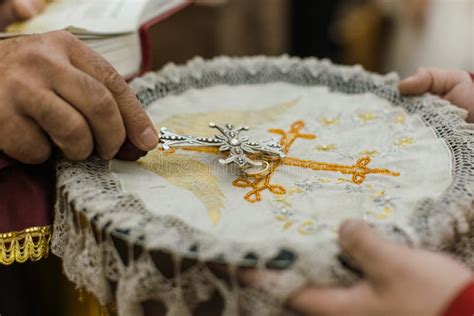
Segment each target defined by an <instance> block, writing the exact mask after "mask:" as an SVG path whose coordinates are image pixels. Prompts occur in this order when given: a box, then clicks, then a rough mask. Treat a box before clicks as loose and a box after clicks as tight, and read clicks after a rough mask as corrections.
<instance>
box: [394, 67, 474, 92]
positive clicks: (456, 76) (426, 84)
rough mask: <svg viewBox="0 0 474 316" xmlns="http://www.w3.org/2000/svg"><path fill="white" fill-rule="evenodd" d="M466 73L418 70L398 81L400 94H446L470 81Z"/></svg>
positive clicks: (459, 71) (427, 69)
mask: <svg viewBox="0 0 474 316" xmlns="http://www.w3.org/2000/svg"><path fill="white" fill-rule="evenodd" d="M470 80H471V79H470V76H469V74H468V73H467V72H465V71H461V70H444V69H437V68H418V70H417V71H416V72H415V74H413V75H412V76H410V77H408V78H406V79H404V80H402V81H400V84H399V89H400V93H401V94H407V95H417V94H423V93H426V92H431V93H433V94H437V95H441V96H443V95H444V94H446V93H448V92H449V91H451V90H452V89H453V88H454V87H456V86H457V85H458V84H460V83H461V82H464V81H470Z"/></svg>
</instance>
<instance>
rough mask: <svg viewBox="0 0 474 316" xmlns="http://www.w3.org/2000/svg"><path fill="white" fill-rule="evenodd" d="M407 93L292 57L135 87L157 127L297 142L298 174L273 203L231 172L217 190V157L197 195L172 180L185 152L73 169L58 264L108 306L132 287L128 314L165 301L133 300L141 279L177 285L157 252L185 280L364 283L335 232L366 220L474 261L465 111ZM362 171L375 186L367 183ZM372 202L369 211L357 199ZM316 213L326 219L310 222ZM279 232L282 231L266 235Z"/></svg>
mask: <svg viewBox="0 0 474 316" xmlns="http://www.w3.org/2000/svg"><path fill="white" fill-rule="evenodd" d="M397 82H398V78H397V76H396V75H393V74H391V75H388V76H380V75H376V74H372V73H368V72H366V71H364V70H363V69H361V68H360V67H357V66H356V67H345V66H335V65H332V64H331V63H330V62H329V61H326V60H323V61H319V60H316V59H304V60H300V59H296V58H289V57H286V56H283V57H279V58H267V57H254V58H240V59H231V58H225V57H222V58H217V59H214V60H210V61H203V60H202V59H199V58H197V59H194V60H193V61H191V62H189V63H188V64H187V65H185V66H180V67H178V66H174V65H169V66H167V67H165V68H164V69H163V70H162V71H159V72H157V73H150V74H147V75H145V76H144V77H142V78H139V79H136V80H135V81H133V82H132V84H131V85H132V87H133V88H134V89H135V91H136V94H137V96H138V98H139V99H140V101H141V102H142V103H143V105H144V106H145V108H147V110H148V111H149V113H150V115H151V117H152V118H153V119H154V120H155V121H157V124H158V125H160V124H162V123H166V124H167V125H171V126H167V127H168V128H170V129H171V128H177V129H181V130H180V131H181V132H186V131H192V132H193V133H194V132H196V133H199V132H203V131H204V129H202V126H203V124H202V123H203V122H204V121H205V120H206V119H208V118H216V119H223V118H226V119H231V120H233V121H231V122H218V123H234V124H240V123H244V124H245V123H246V122H247V121H249V122H250V124H248V125H252V126H250V127H251V128H252V129H251V132H250V136H252V137H255V138H257V139H261V138H262V137H266V136H268V135H269V134H268V131H270V132H272V133H274V134H276V135H279V136H278V137H280V136H281V142H282V143H284V142H285V140H284V139H287V138H288V137H293V136H295V140H292V141H291V142H289V143H288V148H287V149H288V152H289V154H288V155H289V156H291V157H289V158H288V160H287V161H286V162H285V163H286V165H288V168H284V169H282V170H281V172H279V173H278V174H277V175H274V178H273V180H274V181H275V183H273V182H271V181H267V182H268V183H267V184H266V187H264V188H262V187H258V185H256V184H255V183H251V182H252V181H249V180H248V179H239V176H238V174H235V170H234V173H232V171H228V170H227V169H225V170H227V171H226V172H223V173H222V174H219V177H217V176H216V178H218V179H217V180H215V181H217V186H216V187H213V186H212V185H214V184H210V182H209V181H208V180H206V181H207V182H203V181H201V180H199V179H202V178H203V177H207V176H208V173H209V172H210V173H214V174H218V173H219V172H220V171H221V170H222V169H219V168H223V167H222V166H219V165H218V164H216V163H215V162H216V159H217V158H216V155H215V154H210V153H206V152H201V153H192V158H193V160H189V159H188V158H189V157H191V156H186V155H184V156H186V157H187V158H186V157H185V158H182V159H184V160H182V161H185V162H186V163H189V161H196V160H197V162H196V164H197V166H201V165H209V166H212V170H211V171H206V172H207V173H206V172H202V173H199V172H198V173H192V172H191V173H190V172H189V171H188V170H187V168H182V169H183V171H179V172H181V173H178V177H179V178H180V181H182V180H183V179H184V178H186V177H188V178H193V177H196V178H197V179H198V180H199V181H197V180H196V181H197V182H195V183H191V184H189V183H186V184H183V183H181V182H179V181H177V180H176V177H174V178H173V175H175V174H176V169H173V170H172V172H173V173H166V172H164V171H162V170H161V169H159V168H161V167H163V166H165V165H166V164H174V163H178V164H179V163H182V161H181V160H179V161H174V160H169V159H172V157H176V156H173V155H176V153H171V154H169V155H168V154H166V153H163V152H159V153H158V152H155V153H151V154H149V155H148V156H147V157H145V158H143V159H142V160H141V161H140V162H139V163H125V162H118V161H112V162H109V161H101V160H99V159H98V158H94V157H91V158H90V159H89V160H87V161H85V162H70V161H66V160H64V159H61V160H60V161H59V164H58V204H57V205H58V207H57V210H56V218H55V232H54V237H53V251H54V252H55V253H56V254H57V255H59V256H61V257H62V258H63V261H64V268H65V272H66V274H67V275H68V276H69V277H70V278H71V279H72V280H73V281H75V282H76V284H78V285H79V286H85V287H86V288H87V289H89V290H90V291H92V292H94V293H95V294H96V295H98V297H99V298H100V299H101V300H102V301H107V300H110V297H111V290H110V286H109V283H110V282H111V281H114V282H118V283H119V284H123V285H122V287H121V288H120V287H119V288H120V289H121V290H119V294H120V295H122V296H121V297H122V300H123V301H124V303H122V304H124V305H123V306H125V305H126V304H127V303H126V302H130V300H131V301H137V300H142V299H144V298H151V297H156V296H157V294H156V293H154V292H153V291H151V290H150V291H146V290H144V291H143V292H140V293H141V294H140V295H141V296H139V295H138V296H137V295H135V296H134V295H132V294H131V293H132V292H133V291H137V288H141V286H140V285H139V284H137V282H135V283H134V282H133V280H136V279H137V278H140V280H141V281H142V282H144V280H145V279H146V280H147V281H148V282H150V284H152V285H153V286H158V284H162V283H163V281H160V280H158V279H153V277H155V276H156V275H161V274H162V273H161V272H162V271H161V272H160V269H162V268H161V267H160V264H159V262H157V261H159V260H153V256H156V254H157V253H165V254H168V257H169V258H172V261H173V264H176V265H178V266H179V265H180V264H182V260H191V261H193V262H195V264H194V265H197V266H199V269H204V268H203V267H204V266H205V265H206V263H210V262H211V263H220V264H225V265H229V266H239V267H254V268H261V267H267V268H274V269H286V270H293V271H296V272H297V273H299V274H301V275H304V277H305V278H306V279H307V280H310V281H313V282H320V283H334V282H339V283H341V282H350V280H354V278H355V277H356V276H355V275H354V273H353V272H352V271H351V269H350V268H349V269H348V266H347V263H346V262H345V260H343V258H342V257H341V254H340V251H339V248H338V246H337V237H336V233H335V230H336V229H337V226H338V224H339V223H340V221H341V220H342V219H344V218H347V217H354V215H357V214H359V215H360V216H357V217H362V218H364V219H366V220H367V221H369V222H371V223H372V224H373V225H374V226H375V227H376V228H378V229H379V230H381V231H383V232H384V233H385V234H386V235H387V236H388V237H390V238H394V239H398V240H400V241H402V242H405V243H408V244H412V245H415V246H422V247H427V248H433V249H444V250H446V249H447V250H450V251H452V252H453V253H456V254H457V255H459V256H460V257H461V258H462V259H464V260H466V261H468V260H472V257H471V256H472V251H471V250H470V249H468V248H469V246H468V245H469V242H471V241H470V240H471V239H470V238H472V220H471V222H470V219H472V217H473V216H472V202H473V200H472V194H473V192H472V191H473V188H474V173H473V171H472V170H473V168H472V166H473V161H474V160H473V158H474V153H473V141H472V139H473V138H472V136H473V135H472V130H471V129H470V126H469V125H468V124H467V123H466V122H465V121H464V118H465V112H464V111H462V110H460V109H458V108H456V107H454V106H452V105H451V104H449V103H448V102H446V101H444V100H441V99H439V98H437V97H434V96H431V95H425V96H421V97H403V96H400V95H399V92H398V89H397ZM252 101H255V103H254V104H253V103H252ZM220 104H222V106H221V105H220ZM259 104H270V106H266V105H265V106H263V105H262V106H261V105H259ZM312 107H314V111H313V110H312V109H313V108H312ZM346 109H347V110H346ZM221 112H225V113H227V114H222V113H221ZM244 112H245V113H244ZM189 113H191V114H193V115H190V114H189ZM206 113H207V114H206ZM209 113H213V114H212V115H210V114H209ZM216 113H218V114H216ZM229 113H230V114H229ZM242 113H244V114H242ZM275 113H276V114H275ZM188 114H189V115H188ZM208 114H209V115H208ZM326 114H327V115H326ZM267 117H268V118H269V119H266V118H267ZM158 121H159V122H158ZM272 124H273V125H272ZM158 127H163V126H161V125H160V126H158ZM193 128H194V129H193ZM285 128H286V130H285ZM267 134H268V135H267ZM291 135H293V136H291ZM196 136H206V137H207V136H209V135H196ZM285 137H287V138H285ZM301 139H305V140H306V141H307V143H304V142H303V141H302V140H301ZM290 143H291V144H290ZM333 143H335V144H333ZM336 143H337V144H336ZM369 145H370V146H369ZM290 147H291V148H290ZM373 147H377V148H376V149H374V148H373ZM290 154H291V155H290ZM167 155H168V156H167ZM181 156H183V155H181ZM181 156H180V157H181ZM169 157H171V158H169ZM315 159H318V160H317V161H316V160H315ZM285 163H282V165H285ZM157 166H158V167H157ZM175 167H176V166H174V167H173V168H175ZM181 167H183V166H181ZM156 168H158V169H156ZM292 168H300V169H297V170H299V171H298V172H295V171H294V169H292ZM364 168H366V169H364ZM362 169H364V170H366V172H365V173H364V174H363V179H362V180H361V179H359V178H358V177H356V174H355V173H356V172H359V171H360V170H362ZM179 170H181V169H179ZM358 170H359V171H358ZM314 171H318V172H319V171H321V172H322V173H318V172H314ZM321 174H322V175H323V176H321ZM335 174H337V176H336V175H335ZM170 177H171V178H170ZM155 179H156V180H155ZM275 179H276V180H275ZM308 179H310V180H308ZM277 180H278V181H280V183H277V182H278V181H277ZM359 180H360V181H359ZM155 181H156V183H155ZM361 181H362V182H361ZM280 184H281V185H280ZM290 184H291V185H290ZM206 186H209V188H210V191H213V192H217V191H216V190H218V189H219V188H221V187H222V188H221V191H222V192H220V191H219V192H220V193H219V194H220V195H219V196H217V197H214V199H210V198H209V196H202V194H201V193H199V192H198V193H197V190H201V189H202V188H203V187H206ZM252 188H253V189H254V191H252V190H250V189H252ZM315 188H316V189H317V190H316V192H317V193H315V191H314V190H315ZM361 188H363V190H365V191H364V193H363V197H356V196H357V194H359V193H360V192H362V189H361ZM239 190H240V191H239ZM245 190H247V191H245ZM251 191H252V192H251ZM258 192H260V193H258ZM389 192H392V193H393V194H394V195H389ZM245 193H247V194H245ZM392 193H390V194H392ZM196 196H198V197H199V198H196ZM326 196H327V198H325V197H326ZM346 196H347V198H346ZM216 199H217V200H219V199H220V200H219V201H220V202H219V203H220V204H219V203H217V202H215V201H216ZM211 200H212V201H211ZM209 201H211V202H209ZM222 201H223V202H222ZM206 203H207V204H206ZM216 203H217V204H219V205H218V206H216ZM351 203H352V204H353V205H354V209H355V210H353V211H350V212H349V211H348V212H346V213H344V212H339V213H337V212H335V206H334V205H337V206H338V207H339V209H344V210H345V209H347V208H349V207H351ZM370 203H371V204H370ZM203 205H204V206H203ZM285 205H287V206H288V205H291V207H293V206H294V205H296V206H295V208H294V209H291V207H289V206H288V207H285ZM310 206H311V207H315V206H321V208H322V207H323V206H324V209H325V210H327V211H318V213H317V214H316V215H314V217H311V216H313V214H311V213H310V209H311V207H310ZM371 207H373V208H374V209H370V208H371ZM259 209H260V210H261V212H260V213H257V210H259ZM296 209H298V211H301V212H300V213H301V214H302V215H301V214H300V213H297V210H296ZM174 210H175V212H174ZM203 210H207V216H204V215H202V214H203ZM236 211H239V212H241V213H238V214H236ZM265 212H267V213H265ZM263 213H265V214H267V215H265V216H266V217H265V216H263V215H260V214H263ZM294 213H297V214H296V215H294ZM300 215H301V216H300ZM298 216H299V217H298ZM270 217H273V218H274V219H275V221H274V223H271V224H268V225H267V223H268V221H269V218H270ZM320 222H321V224H320ZM232 223H235V225H232ZM253 223H255V224H253ZM239 225H242V227H238V226H239ZM259 225H260V226H259ZM219 227H220V228H219ZM247 228H248V229H247ZM278 229H280V230H281V232H280V231H279V230H278ZM239 233H241V234H240V235H239ZM236 236H240V237H236ZM252 236H254V237H252ZM265 236H268V238H267V239H265ZM252 238H254V239H252ZM460 241H461V242H460ZM463 243H464V245H465V246H462V245H463ZM191 265H193V264H191ZM137 267H140V268H139V269H138V268H137ZM141 270H144V271H146V272H143V273H142V272H140V271H141ZM132 271H134V273H135V274H133V273H132ZM176 271H179V269H178V270H175V272H176ZM199 271H201V270H199ZM206 273H209V269H207V268H206ZM206 273H204V274H205V275H207V276H208V277H202V278H203V279H205V280H200V281H202V284H208V283H212V284H213V286H211V287H212V288H216V287H218V286H215V281H212V280H213V275H214V274H209V275H208V274H206ZM178 274H179V273H177V272H176V273H174V274H173V275H174V277H178ZM211 275H212V276H211ZM132 276H133V277H132ZM201 276H202V275H201ZM179 277H180V278H182V275H181V276H179ZM185 279H186V280H188V281H189V282H196V279H199V277H198V276H196V275H193V276H192V277H191V276H189V277H187V278H185ZM211 279H212V280H211ZM192 280H194V281H192ZM145 283H146V282H145ZM125 284H128V285H125ZM153 286H151V285H148V288H153ZM175 286H176V285H175ZM127 295H128V296H129V297H133V299H130V298H129V299H128V300H127V299H124V297H126V296H127ZM124 308H125V307H124Z"/></svg>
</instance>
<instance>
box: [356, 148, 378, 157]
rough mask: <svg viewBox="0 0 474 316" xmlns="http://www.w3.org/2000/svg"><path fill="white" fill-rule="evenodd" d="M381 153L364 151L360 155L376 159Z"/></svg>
mask: <svg viewBox="0 0 474 316" xmlns="http://www.w3.org/2000/svg"><path fill="white" fill-rule="evenodd" d="M379 154H380V152H379V151H378V150H367V149H366V150H362V151H361V152H360V153H359V155H361V156H369V157H370V158H375V157H376V156H378V155H379Z"/></svg>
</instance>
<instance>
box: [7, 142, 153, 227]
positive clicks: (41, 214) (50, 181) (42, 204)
mask: <svg viewBox="0 0 474 316" xmlns="http://www.w3.org/2000/svg"><path fill="white" fill-rule="evenodd" d="M145 154H146V152H144V151H142V150H139V149H137V148H136V147H135V146H134V145H133V144H132V143H131V142H130V141H129V140H126V141H125V143H124V144H123V146H122V148H121V149H120V151H119V152H118V154H117V156H116V158H118V159H121V160H128V161H135V160H138V159H139V158H140V157H143V156H144V155H145ZM54 184H55V173H54V164H53V162H52V161H49V162H47V163H45V164H42V165H37V166H28V165H24V164H21V163H19V162H16V161H14V160H13V159H11V158H9V157H7V156H6V155H4V154H2V153H1V152H0V233H7V232H12V231H19V230H23V229H25V228H29V227H36V226H46V225H50V224H51V221H52V209H53V198H54V191H55V190H54Z"/></svg>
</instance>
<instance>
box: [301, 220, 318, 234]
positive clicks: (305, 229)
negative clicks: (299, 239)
mask: <svg viewBox="0 0 474 316" xmlns="http://www.w3.org/2000/svg"><path fill="white" fill-rule="evenodd" d="M314 224H316V222H315V221H314V220H312V219H306V220H304V221H303V223H302V224H301V225H300V226H299V227H298V233H299V234H300V235H303V236H309V235H312V234H313V232H311V231H310V229H311V228H312V227H313V226H314Z"/></svg>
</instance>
